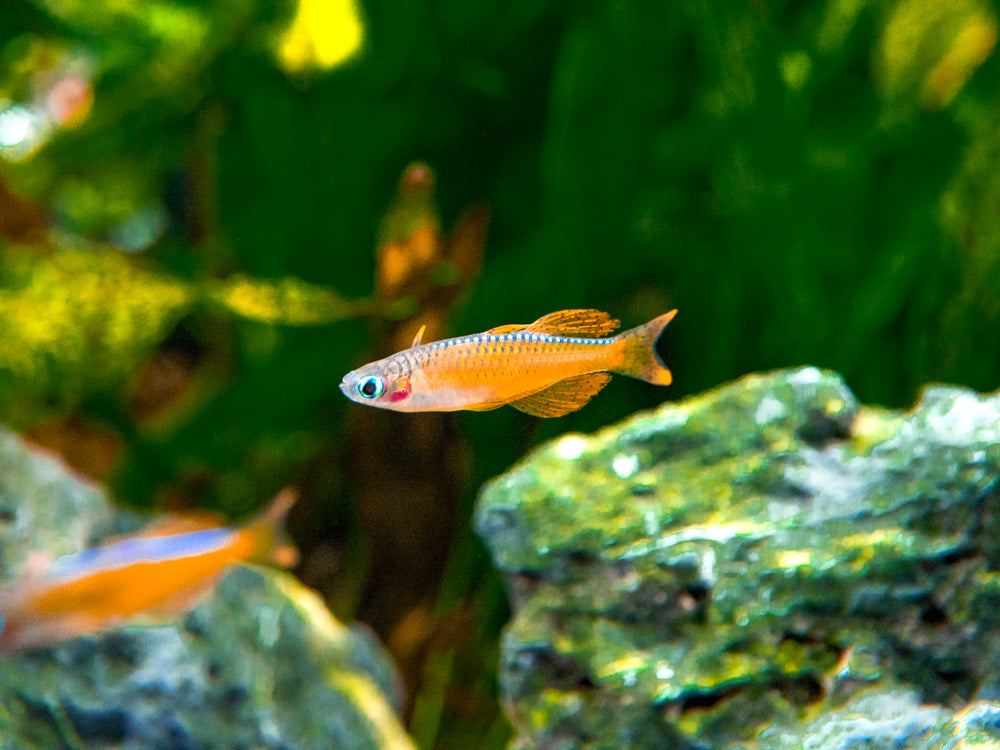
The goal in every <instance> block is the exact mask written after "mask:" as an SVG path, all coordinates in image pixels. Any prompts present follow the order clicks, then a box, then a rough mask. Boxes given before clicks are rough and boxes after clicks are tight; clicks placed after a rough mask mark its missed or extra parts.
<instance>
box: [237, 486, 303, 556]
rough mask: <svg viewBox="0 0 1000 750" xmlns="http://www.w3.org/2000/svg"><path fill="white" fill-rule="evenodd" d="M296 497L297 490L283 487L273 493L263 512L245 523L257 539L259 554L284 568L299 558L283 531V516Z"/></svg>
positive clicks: (286, 513) (293, 503)
mask: <svg viewBox="0 0 1000 750" xmlns="http://www.w3.org/2000/svg"><path fill="white" fill-rule="evenodd" d="M298 497H299V495H298V492H296V491H295V490H293V489H292V488H291V487H285V489H283V490H282V491H281V492H279V493H278V494H277V495H275V497H274V499H273V500H272V501H271V504H270V505H268V506H267V507H266V508H265V509H264V512H263V513H261V514H260V515H259V516H257V517H256V518H255V519H253V520H252V521H250V523H248V524H247V528H248V529H250V530H252V531H253V532H254V535H255V537H256V538H257V539H258V540H259V549H260V553H261V554H260V556H261V557H262V558H265V559H268V560H270V561H271V562H273V563H275V564H277V565H280V566H281V567H284V568H290V567H291V566H293V565H295V563H296V562H298V559H299V553H298V551H297V550H296V549H295V547H294V546H293V545H292V543H291V542H290V541H288V536H287V534H286V533H285V516H287V515H288V511H290V510H291V509H292V506H293V505H295V501H296V500H298Z"/></svg>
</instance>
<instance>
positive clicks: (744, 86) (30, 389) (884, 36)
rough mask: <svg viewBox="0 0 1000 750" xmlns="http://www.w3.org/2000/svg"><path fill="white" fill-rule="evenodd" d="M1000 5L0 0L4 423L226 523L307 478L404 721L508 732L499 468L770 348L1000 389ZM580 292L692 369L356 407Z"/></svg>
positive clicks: (463, 736)
mask: <svg viewBox="0 0 1000 750" xmlns="http://www.w3.org/2000/svg"><path fill="white" fill-rule="evenodd" d="M997 19H998V9H997V7H996V5H995V4H994V3H990V2H985V1H979V0H900V1H896V0H881V1H879V0H817V1H816V2H773V3H763V2H748V3H710V2H704V0H678V1H677V2H669V3H668V2H663V1H662V0H661V1H660V2H653V1H652V0H633V1H632V2H613V1H612V0H603V1H602V0H583V1H573V2H570V1H569V0H562V1H559V0H556V1H555V2H547V3H540V2H535V1H532V2H522V1H519V0H504V2H499V1H498V0H440V1H439V2H407V1H405V0H404V1H402V2H397V1H393V2H388V1H387V0H373V1H372V2H365V3H358V4H355V3H353V2H350V0H287V1H286V2H267V1H266V0H218V1H217V2H211V3H201V2H190V1H185V0H152V1H151V2H145V3H131V2H128V1H127V0H88V1H87V2H81V1H80V0H4V3H3V7H2V8H0V421H3V422H4V423H6V424H8V425H10V426H12V427H14V428H16V429H18V430H20V431H21V432H23V433H25V434H27V435H28V436H29V438H31V439H32V440H34V441H35V442H37V443H39V444H42V445H44V446H46V447H48V448H50V449H52V450H55V451H58V452H59V453H61V454H62V455H63V456H64V457H65V458H66V460H67V461H68V462H69V463H70V464H71V465H73V466H75V467H76V468H77V469H78V470H80V471H81V472H83V473H85V474H87V475H89V476H92V477H94V478H95V479H98V480H100V481H104V482H107V483H108V484H109V486H110V487H111V488H112V490H113V491H114V492H115V493H116V496H117V497H118V498H119V499H120V500H121V502H122V503H123V504H129V505H132V506H136V507H142V508H156V509H178V508H189V507H202V508H211V509H216V510H220V511H222V512H224V513H226V514H228V515H230V516H233V517H237V516H240V515H243V514H246V513H248V512H250V511H251V510H252V509H254V508H256V507H259V506H260V505H262V504H263V503H264V502H265V501H266V499H267V498H268V497H270V496H271V495H273V494H274V493H275V492H276V491H277V490H278V489H279V488H280V487H282V486H284V485H285V484H289V483H291V484H295V485H297V486H299V487H300V488H301V490H302V500H301V501H300V504H299V507H298V508H297V509H296V512H295V513H294V514H293V516H292V519H291V530H292V533H293V536H294V537H295V539H296V541H297V542H298V544H299V545H300V547H301V548H302V551H303V562H302V564H301V566H300V568H299V570H298V571H297V572H298V573H299V575H300V576H301V577H302V578H303V579H304V580H305V581H306V582H307V583H309V584H310V585H312V586H314V587H316V588H317V589H319V590H320V591H321V592H322V593H323V594H324V595H325V596H326V598H327V600H328V602H329V604H330V606H331V609H332V610H333V611H334V612H335V613H336V614H337V615H338V616H340V617H341V618H344V619H345V620H348V621H362V622H366V623H368V624H369V625H371V626H372V627H373V628H374V629H375V630H376V631H377V632H378V633H379V634H380V635H381V636H382V638H383V639H384V640H385V641H386V643H387V644H388V646H389V648H390V650H391V651H392V653H393V655H394V656H395V657H396V659H397V661H398V662H399V664H400V667H401V670H402V673H403V675H404V681H405V683H406V688H407V694H408V705H407V707H406V713H407V719H408V722H409V727H410V730H411V731H412V732H413V734H414V736H415V737H416V739H417V740H418V742H419V743H420V744H421V745H422V746H423V747H426V748H432V747H433V748H459V747H500V746H502V745H503V744H504V742H505V741H506V738H507V728H506V725H505V724H504V722H503V719H502V718H501V716H500V709H499V707H498V705H497V696H496V689H495V673H496V658H497V639H498V634H499V631H500V628H501V627H502V625H503V622H504V621H505V618H506V616H507V604H506V593H505V591H504V590H503V586H502V584H501V583H500V581H499V580H498V578H497V577H496V576H495V574H494V573H493V572H492V571H491V568H490V565H489V560H488V559H487V557H486V554H485V552H484V550H483V548H482V547H481V545H480V544H479V543H478V541H477V540H476V539H475V538H474V537H473V536H472V535H471V532H470V528H469V516H470V513H471V508H472V503H473V500H474V497H475V493H476V490H477V488H478V486H479V485H480V484H481V483H482V482H483V481H484V480H485V479H486V478H488V477H490V476H493V475H495V474H497V473H499V472H501V471H502V470H503V469H504V468H505V467H506V466H508V465H510V464H511V463H512V462H513V461H515V460H516V459H517V458H518V457H519V456H522V455H523V454H524V453H525V452H526V451H527V450H528V449H529V448H530V447H531V446H533V445H536V444H537V443H538V442H540V441H541V440H544V439H546V438H549V437H552V436H554V435H557V434H561V433H564V432H567V431H571V430H583V431H590V430H594V429H597V428H599V427H600V426H602V425H605V424H609V423H611V422H614V421H617V420H619V419H621V418H623V417H625V416H626V415H628V414H630V413H632V412H634V411H635V410H637V409H641V408H648V407H651V406H654V405H655V404H657V403H659V402H660V401H662V400H663V399H665V398H670V399H678V398H681V397H683V396H685V395H688V394H691V393H696V392H699V391H701V390H703V389H706V388H709V387H712V386H714V385H717V384H719V383H722V382H724V381H727V380H730V379H732V378H735V377H738V376H740V375H743V374H745V373H749V372H753V371H757V370H762V369H768V368H775V367H783V366H794V365H802V364H815V365H819V366H822V367H828V368H833V369H835V370H837V371H839V372H841V373H842V374H843V375H844V376H845V378H846V380H847V382H848V384H849V385H850V386H851V387H852V388H853V389H854V391H855V392H856V393H857V395H858V396H859V398H860V399H862V400H863V401H865V402H869V403H879V404H883V405H886V406H890V407H905V406H907V405H909V404H910V403H911V402H912V401H913V399H914V398H915V396H916V394H917V392H918V390H919V388H920V386H921V385H922V384H924V383H926V382H928V381H948V382H957V383H962V384H966V385H969V386H971V387H973V388H976V389H979V390H993V389H995V388H996V387H997V386H998V375H1000V326H998V322H1000V297H998V294H997V290H998V288H1000V285H998V282H1000V222H998V217H997V212H998V211H1000V169H998V168H997V167H998V161H1000V66H998V64H997V61H996V58H995V56H994V47H995V43H996V36H997V23H998V20H997ZM408 165H411V166H409V167H408ZM568 307H595V308H599V309H603V310H607V311H608V312H610V313H611V314H612V315H613V316H615V317H618V318H620V319H621V320H622V321H623V324H624V325H626V326H633V325H638V324H640V323H643V322H645V321H646V320H648V319H650V318H652V317H653V316H655V315H657V314H659V313H662V312H664V311H666V310H668V309H671V308H673V307H677V308H679V310H680V313H679V314H678V317H677V318H676V320H675V321H674V323H672V324H671V327H670V329H668V333H667V335H666V336H665V337H664V342H663V345H662V346H663V349H664V356H665V357H666V359H667V360H668V362H669V364H670V366H671V367H672V369H673V371H674V376H675V383H674V385H673V386H671V388H670V389H669V390H661V389H658V388H655V387H652V386H649V385H646V384H644V383H640V382H637V381H630V380H628V379H626V378H616V379H615V380H614V381H613V382H612V384H611V385H610V386H609V387H608V388H606V389H605V390H604V391H603V392H602V393H601V394H600V395H599V396H598V397H597V398H595V399H594V400H593V402H591V403H590V404H589V405H588V406H587V407H586V408H585V409H583V410H582V411H580V412H578V413H575V414H571V415H568V416H566V417H564V418H560V419H556V420H548V421H545V422H544V423H543V422H539V420H535V419H533V418H530V417H528V416H526V415H523V414H521V413H519V412H516V411H514V410H513V409H502V410H499V411H495V412H489V413H459V414H455V415H394V414H388V413H384V412H378V411H376V410H373V409H365V408H364V407H361V406H358V405H355V404H352V403H349V402H348V401H347V400H346V399H345V398H344V397H343V396H342V395H341V394H340V392H339V390H338V384H339V382H340V379H341V377H342V376H343V375H344V374H345V373H346V372H347V371H348V370H350V369H353V368H355V367H358V366H360V365H361V364H363V363H364V362H366V361H369V360H372V359H376V358H379V357H382V356H385V355H386V354H388V353H390V352H391V351H393V350H395V349H398V348H401V347H405V346H406V345H408V342H409V339H410V338H411V337H412V335H413V333H414V332H415V331H416V329H417V327H419V325H420V324H421V323H424V322H428V323H429V330H428V335H427V336H425V340H430V339H431V338H435V337H445V336H448V335H458V334H463V333H471V332H477V331H482V330H485V329H487V328H491V327H494V326H496V325H500V324H503V323H515V322H529V321H531V320H533V319H535V318H537V317H539V316H540V315H543V314H545V313H547V312H550V311H553V310H557V309H561V308H568ZM432 332H433V335H431V334H432Z"/></svg>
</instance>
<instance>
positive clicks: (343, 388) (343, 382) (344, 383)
mask: <svg viewBox="0 0 1000 750" xmlns="http://www.w3.org/2000/svg"><path fill="white" fill-rule="evenodd" d="M340 390H341V391H343V393H344V395H345V396H347V397H348V398H350V397H351V394H350V392H349V390H348V385H347V381H346V380H341V381H340Z"/></svg>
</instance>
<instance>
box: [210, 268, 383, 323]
mask: <svg viewBox="0 0 1000 750" xmlns="http://www.w3.org/2000/svg"><path fill="white" fill-rule="evenodd" d="M209 295H210V298H211V299H212V300H214V301H215V302H218V303H220V304H221V305H223V306H224V307H225V308H226V309H227V310H229V311H230V312H232V313H235V314H236V315H238V316H240V317H242V318H246V319H247V320H256V321H259V322H261V323H272V324H279V325H323V324H326V323H334V322H336V321H338V320H343V319H344V318H348V317H352V316H355V315H359V314H362V313H364V312H366V311H368V310H370V309H371V306H370V305H367V304H365V303H358V302H349V301H348V300H345V299H344V298H343V297H341V296H340V295H338V294H336V293H335V292H333V291H331V290H330V289H328V288H326V287H321V286H318V285H316V284H309V283H307V282H305V281H301V280H299V279H294V278H285V279H277V280H273V281H272V280H265V279H251V278H250V277H248V276H242V275H238V276H236V277H234V278H231V279H227V280H226V281H224V282H221V283H219V284H218V285H216V286H215V288H213V289H212V290H211V291H210V292H209Z"/></svg>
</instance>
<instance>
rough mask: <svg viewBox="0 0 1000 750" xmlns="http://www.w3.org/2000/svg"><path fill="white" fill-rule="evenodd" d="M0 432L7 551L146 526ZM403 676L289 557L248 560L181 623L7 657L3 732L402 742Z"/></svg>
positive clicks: (282, 742)
mask: <svg viewBox="0 0 1000 750" xmlns="http://www.w3.org/2000/svg"><path fill="white" fill-rule="evenodd" d="M138 525H139V524H138V519H137V518H135V517H132V516H128V515H125V514H120V513H117V512H116V511H115V510H114V509H113V507H112V506H111V504H110V503H109V501H108V499H107V497H106V496H105V494H104V492H103V491H102V490H101V489H100V488H98V487H96V486H94V485H91V484H88V483H85V482H82V481H81V480H79V479H78V478H76V477H74V476H73V475H72V474H71V473H70V472H69V471H68V470H67V469H65V468H64V467H63V466H61V465H60V464H59V463H58V462H56V461H54V460H53V459H51V458H50V457H48V456H46V455H42V454H37V453H34V452H32V451H31V450H29V449H28V448H27V447H26V446H25V444H24V443H23V442H22V441H21V440H20V439H19V438H17V437H16V436H15V435H13V434H12V433H9V432H7V431H5V430H2V431H0V552H2V563H3V571H4V573H5V574H6V575H7V576H8V577H11V576H13V575H17V574H19V573H20V572H21V571H22V570H23V569H24V565H25V561H26V558H27V556H28V554H29V553H31V552H44V553H47V554H50V555H61V554H68V553H72V552H75V551H78V550H80V549H82V548H84V547H86V546H88V545H89V544H93V543H94V542H96V541H98V540H99V539H101V538H103V537H104V536H106V535H107V534H109V533H117V532H121V531H123V530H131V529H135V528H137V527H138ZM399 690H400V685H399V682H398V679H397V677H396V674H395V671H394V668H393V666H392V664H391V663H390V661H389V659H388V657H387V655H386V653H385V651H384V650H383V649H382V647H381V646H380V645H379V644H378V643H377V642H376V640H375V638H374V637H373V636H372V635H371V634H370V633H368V632H367V631H365V630H362V629H353V628H348V627H347V626H345V625H342V624H341V623H339V622H337V621H336V620H335V619H334V618H333V617H332V616H331V615H330V613H329V612H328V610H327V609H326V608H325V607H324V605H323V603H322V602H321V601H320V599H319V598H318V597H317V596H316V595H315V594H314V593H313V592H311V591H310V590H308V589H306V588H305V587H303V586H302V585H301V584H299V583H298V582H297V581H296V580H295V579H294V578H293V577H292V576H291V575H289V574H287V573H284V572H282V571H275V570H270V569H265V568H258V567H251V566H234V567H233V568H232V570H230V571H229V572H228V573H227V574H226V575H224V576H223V578H222V579H221V580H220V581H219V584H218V585H217V586H216V587H215V590H214V591H213V592H212V593H211V594H209V595H208V596H206V597H205V598H204V600H202V601H201V602H200V603H199V604H198V605H197V606H196V607H194V608H193V609H192V610H190V611H189V612H188V613H187V614H185V615H182V616H180V617H179V621H178V622H175V623H167V624H164V623H162V622H161V623H159V624H144V623H139V622H136V623H130V624H128V625H126V626H124V627H121V628H119V629H117V630H113V631H109V632H107V633H103V634H99V635H96V636H83V637H79V638H75V639H72V640H70V641H66V642H65V643H63V644H60V645H58V646H53V647H48V648H43V649H37V650H33V651H27V652H23V653H17V654H4V656H3V658H2V659H0V746H2V747H4V748H35V747H46V748H48V747H52V748H55V747H67V748H104V747H109V748H110V747H114V748H122V749H126V750H139V749H140V748H150V747H157V748H192V749H194V748H224V747H225V748H274V749H275V750H277V749H278V748H281V749H282V750H291V749H293V748H302V749H303V750H305V749H309V750H312V749H313V748H319V747H336V748H358V749H359V750H360V749H368V748H371V749H372V750H374V749H376V748H386V747H388V748H400V749H401V750H411V749H412V748H413V744H412V742H411V741H410V739H409V738H408V737H407V735H406V734H405V732H404V731H403V729H402V726H401V724H400V722H399V719H398V718H397V716H396V714H395V711H394V709H393V704H394V703H398V699H399Z"/></svg>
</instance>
